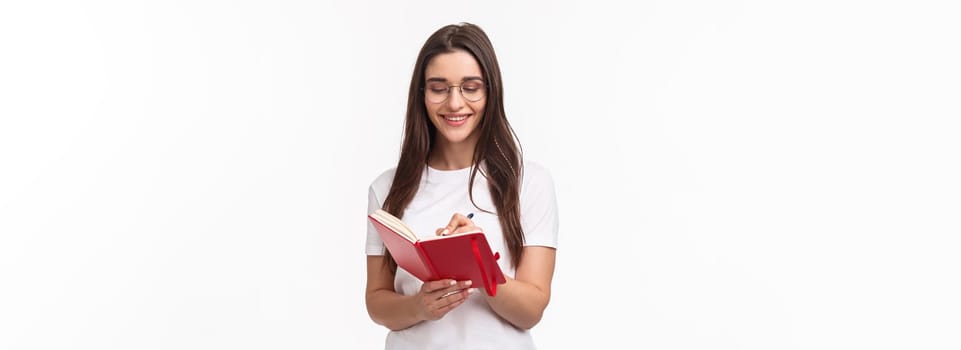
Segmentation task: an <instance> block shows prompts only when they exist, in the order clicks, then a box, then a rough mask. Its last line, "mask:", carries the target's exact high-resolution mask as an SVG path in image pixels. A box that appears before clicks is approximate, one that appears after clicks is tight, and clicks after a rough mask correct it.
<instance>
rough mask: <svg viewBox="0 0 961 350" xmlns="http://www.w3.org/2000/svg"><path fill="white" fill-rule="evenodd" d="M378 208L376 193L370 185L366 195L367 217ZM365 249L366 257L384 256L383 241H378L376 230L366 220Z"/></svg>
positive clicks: (379, 204) (379, 205) (378, 201)
mask: <svg viewBox="0 0 961 350" xmlns="http://www.w3.org/2000/svg"><path fill="white" fill-rule="evenodd" d="M380 208H381V202H380V199H378V198H377V193H376V192H375V191H374V186H373V185H371V187H370V190H369V191H368V194H367V214H368V215H369V214H370V213H373V212H374V211H375V210H377V209H380ZM366 247H367V248H366V251H367V255H384V241H383V240H381V239H380V235H378V234H377V230H376V229H374V224H373V223H371V222H370V220H369V219H368V220H367V244H366Z"/></svg>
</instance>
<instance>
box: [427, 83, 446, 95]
mask: <svg viewBox="0 0 961 350" xmlns="http://www.w3.org/2000/svg"><path fill="white" fill-rule="evenodd" d="M427 89H428V90H430V92H433V93H435V94H440V93H445V92H447V85H444V84H430V85H428V86H427Z"/></svg>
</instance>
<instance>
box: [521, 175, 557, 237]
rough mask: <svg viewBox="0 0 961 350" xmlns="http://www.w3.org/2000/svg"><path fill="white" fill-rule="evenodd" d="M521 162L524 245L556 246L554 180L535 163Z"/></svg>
mask: <svg viewBox="0 0 961 350" xmlns="http://www.w3.org/2000/svg"><path fill="white" fill-rule="evenodd" d="M524 163H525V164H524V171H523V180H522V183H521V198H520V199H521V213H520V214H521V227H522V228H523V229H524V245H525V246H544V247H551V248H557V235H558V228H559V224H558V213H557V198H556V196H555V194H554V180H553V178H552V177H551V175H550V173H549V172H548V171H547V169H545V168H543V167H542V166H540V165H539V164H536V163H532V162H530V161H525V162H524Z"/></svg>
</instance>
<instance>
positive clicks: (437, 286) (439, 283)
mask: <svg viewBox="0 0 961 350" xmlns="http://www.w3.org/2000/svg"><path fill="white" fill-rule="evenodd" d="M455 286H457V281H455V280H451V279H444V280H436V281H430V282H424V285H423V286H421V287H420V288H421V290H422V291H424V293H435V292H438V291H442V290H444V289H449V288H451V287H455Z"/></svg>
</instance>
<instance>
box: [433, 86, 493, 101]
mask: <svg viewBox="0 0 961 350" xmlns="http://www.w3.org/2000/svg"><path fill="white" fill-rule="evenodd" d="M453 89H457V90H460V93H461V96H463V97H464V99H465V100H468V101H471V102H477V101H480V100H481V99H482V98H484V92H485V89H484V83H483V82H480V81H466V82H464V83H463V84H461V85H460V86H456V85H453V86H452V85H447V84H446V83H440V82H432V83H428V84H427V88H426V89H425V91H424V93H425V94H426V95H427V99H428V100H429V101H430V102H433V103H441V102H444V101H446V100H447V97H448V96H449V95H450V91H451V90H453Z"/></svg>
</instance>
